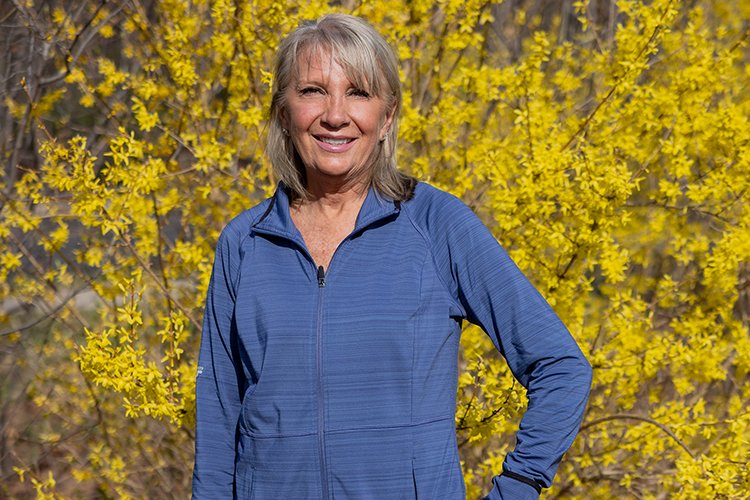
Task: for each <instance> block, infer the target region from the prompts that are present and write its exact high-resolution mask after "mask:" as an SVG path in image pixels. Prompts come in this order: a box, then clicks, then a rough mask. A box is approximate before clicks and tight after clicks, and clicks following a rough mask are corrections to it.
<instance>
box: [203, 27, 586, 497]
mask: <svg viewBox="0 0 750 500" xmlns="http://www.w3.org/2000/svg"><path fill="white" fill-rule="evenodd" d="M400 106H401V91H400V87H399V79H398V69H397V62H396V59H395V57H394V55H393V53H392V51H391V50H390V48H389V47H388V45H387V44H386V42H385V41H384V40H383V38H382V37H381V36H380V35H378V34H377V33H376V32H375V31H374V30H373V29H372V27H370V26H369V25H368V24H366V23H365V22H364V21H362V20H360V19H357V18H354V17H351V16H345V15H329V16H326V17H323V18H322V19H320V20H319V21H318V22H316V23H313V24H307V25H304V26H302V27H300V28H298V29H297V30H296V31H294V32H293V33H292V34H291V35H289V37H288V38H286V39H285V40H284V41H283V42H282V43H281V45H280V47H279V51H278V56H277V62H276V68H275V81H274V89H273V101H272V104H271V118H270V131H269V139H268V142H269V146H268V149H269V154H270V157H271V161H272V165H273V168H274V171H275V174H276V175H277V176H278V177H279V179H280V182H279V185H278V189H277V190H276V193H275V195H274V196H273V197H272V198H269V199H267V200H265V201H264V202H262V203H260V204H259V205H257V206H255V207H253V208H251V209H250V210H248V211H246V212H244V213H242V214H241V215H239V216H238V217H237V218H235V219H234V220H232V221H231V222H230V223H229V224H228V225H227V227H226V228H225V229H224V231H223V232H222V234H221V236H220V238H219V242H218V248H217V251H216V260H215V263H214V271H213V275H212V278H211V283H210V286H209V290H208V297H207V302H206V312H205V319H204V329H203V338H202V344H201V351H200V360H199V364H200V366H199V369H198V378H197V389H196V393H197V439H196V461H195V472H194V476H193V495H194V497H196V498H230V497H232V496H234V497H235V498H242V499H249V498H253V499H272V498H294V499H317V498H324V499H329V498H337V499H340V498H344V499H357V500H361V499H383V500H392V499H407V498H420V499H438V498H441V499H442V498H445V499H459V498H465V487H464V481H463V476H462V473H461V466H460V463H459V457H458V451H457V445H456V434H455V420H454V416H455V406H456V389H457V387H456V386H457V376H458V371H457V356H458V346H459V335H460V333H461V322H462V320H463V319H467V320H469V321H471V322H473V323H476V324H478V325H480V326H481V327H482V328H483V329H484V330H485V331H486V332H487V334H488V335H489V336H490V338H491V339H492V341H493V342H494V343H495V345H496V346H497V348H498V349H499V350H500V352H501V353H502V354H503V355H504V356H505V357H506V359H507V361H508V363H509V365H510V367H511V369H512V370H513V373H514V374H515V376H516V377H517V378H518V379H519V380H520V381H521V383H523V384H524V385H525V386H526V387H528V395H529V407H528V410H527V411H526V413H525V415H524V417H523V420H522V422H521V427H520V430H519V432H518V435H517V446H516V449H515V450H514V451H513V452H512V453H509V454H508V456H507V458H506V459H505V463H504V466H503V471H502V474H500V475H499V476H496V477H495V478H494V479H493V487H492V490H491V491H490V493H489V495H488V497H487V498H489V499H499V498H513V499H524V498H538V496H539V491H540V490H541V488H542V487H547V486H549V485H550V482H551V481H552V477H553V475H554V472H555V469H556V466H557V463H558V462H559V460H560V458H561V456H562V454H563V453H564V452H565V450H566V449H567V448H568V447H569V446H570V444H571V442H572V441H573V438H574V436H575V434H576V432H577V430H578V426H579V424H580V421H581V418H582V413H583V409H584V405H585V402H586V398H587V395H588V390H589V384H590V376H591V372H590V367H589V365H588V363H587V361H586V360H585V358H584V357H583V355H582V354H581V351H580V350H579V348H578V347H577V345H576V343H575V342H574V340H573V339H572V338H571V336H570V334H569V333H568V332H567V330H566V329H565V327H564V326H563V325H562V323H561V322H560V320H559V319H558V318H557V316H556V315H555V314H554V312H553V311H552V310H551V308H550V307H549V305H548V304H547V303H546V302H545V301H544V299H543V298H542V297H541V296H540V295H539V293H537V291H536V290H535V289H534V288H533V287H532V286H531V285H530V283H529V282H528V280H526V278H524V276H523V275H522V274H521V272H520V271H519V270H518V268H517V267H516V266H515V265H514V264H513V262H512V261H511V260H510V259H509V258H508V256H507V254H506V253H505V252H504V251H503V249H502V248H501V247H500V246H499V245H498V243H497V241H496V240H495V238H494V237H493V236H492V234H491V233H490V232H489V231H488V230H487V228H485V227H484V226H483V225H482V223H481V222H480V221H479V220H478V218H477V217H476V216H475V215H474V214H473V213H472V212H471V210H470V209H468V208H467V207H466V206H465V205H464V204H463V203H461V202H460V201H459V200H458V199H457V198H455V197H453V196H451V195H449V194H447V193H445V192H442V191H439V190H437V189H435V188H433V187H431V186H429V185H427V184H424V183H418V182H416V181H415V180H414V179H412V178H410V177H407V176H405V175H403V174H401V173H399V172H398V170H396V165H395V146H396V135H397V129H396V125H397V118H398V114H399V110H400ZM498 472H500V471H498Z"/></svg>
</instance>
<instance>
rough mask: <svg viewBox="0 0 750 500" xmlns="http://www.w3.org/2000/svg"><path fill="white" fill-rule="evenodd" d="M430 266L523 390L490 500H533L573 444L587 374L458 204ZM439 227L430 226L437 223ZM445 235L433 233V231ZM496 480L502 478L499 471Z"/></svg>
mask: <svg viewBox="0 0 750 500" xmlns="http://www.w3.org/2000/svg"><path fill="white" fill-rule="evenodd" d="M440 211H441V212H442V214H441V216H440V217H439V219H440V220H441V221H443V222H442V224H436V225H435V226H433V230H432V231H431V232H432V234H433V235H439V236H438V238H439V239H443V241H442V242H439V244H438V245H437V248H439V249H442V250H436V259H437V260H440V261H442V266H443V268H444V269H445V266H449V270H450V273H451V276H450V277H451V281H450V283H451V284H452V286H453V287H454V290H453V291H454V293H455V294H456V296H457V298H458V300H459V301H460V303H461V304H462V306H463V308H464V309H465V312H466V317H467V319H468V320H469V321H471V322H472V323H475V324H478V325H479V326H481V327H482V328H483V329H484V331H485V332H486V333H487V334H488V335H489V337H490V338H491V339H492V342H493V343H494V344H495V346H496V347H497V349H498V350H499V351H500V352H501V353H502V354H503V355H504V356H505V358H506V360H507V362H508V365H509V366H510V368H511V370H512V372H513V375H514V376H515V377H516V379H518V381H519V382H520V383H521V384H523V385H524V387H526V388H527V389H528V391H527V395H528V399H529V404H528V408H527V410H526V412H525V414H524V416H523V418H522V420H521V423H520V427H519V430H518V433H517V435H516V447H515V449H514V450H513V451H512V452H511V453H509V454H508V455H507V456H506V458H505V461H504V464H503V470H504V471H505V472H506V474H504V475H501V476H496V477H495V478H494V480H493V485H494V486H493V490H492V491H491V492H490V494H489V495H488V497H486V498H487V499H489V500H498V499H501V498H506V499H507V498H512V499H524V498H529V499H531V498H538V496H539V490H540V489H541V488H542V487H549V486H550V484H551V482H552V478H553V477H554V475H555V472H556V470H557V466H558V463H559V461H560V459H561V458H562V456H563V454H564V453H565V451H566V450H567V449H568V448H569V447H570V445H571V444H572V442H573V439H574V438H575V436H576V434H577V432H578V429H579V426H580V423H581V420H582V418H583V412H584V409H585V406H586V400H587V398H588V394H589V389H590V386H591V366H590V365H589V363H588V361H587V360H586V358H585V357H584V355H583V353H582V352H581V350H580V348H579V347H578V345H577V344H576V342H575V340H574V339H573V338H572V336H571V335H570V333H569V332H568V330H567V329H566V328H565V326H564V325H563V323H562V321H561V320H560V319H559V318H558V316H557V315H556V314H555V312H554V311H553V310H552V308H551V307H550V305H549V304H548V303H547V301H546V300H544V298H543V297H542V296H541V295H540V294H539V292H538V291H537V290H536V289H535V288H534V287H533V285H532V284H531V283H530V282H529V280H528V279H527V278H526V277H525V276H524V275H523V273H522V272H521V271H520V270H519V269H518V267H517V266H516V265H515V263H514V262H513V261H512V260H511V259H510V257H509V256H508V254H507V253H506V252H505V250H504V249H503V248H502V247H501V246H500V245H499V244H498V242H497V240H496V239H495V237H494V236H493V235H492V233H491V232H490V231H489V230H488V229H487V228H486V227H485V226H484V224H482V222H481V221H480V220H479V219H478V217H477V216H476V215H475V214H474V213H473V212H472V211H471V210H470V209H469V208H468V207H467V206H466V205H464V204H463V203H462V202H460V201H459V200H457V199H456V198H453V197H450V198H447V199H446V200H444V205H443V207H442V210H440ZM436 222H437V221H433V223H436ZM441 225H442V226H443V227H439V226H441ZM498 472H500V471H498Z"/></svg>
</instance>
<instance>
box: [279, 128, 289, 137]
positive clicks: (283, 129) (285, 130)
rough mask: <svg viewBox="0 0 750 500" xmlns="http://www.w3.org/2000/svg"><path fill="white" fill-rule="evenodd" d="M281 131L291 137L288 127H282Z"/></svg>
mask: <svg viewBox="0 0 750 500" xmlns="http://www.w3.org/2000/svg"><path fill="white" fill-rule="evenodd" d="M281 133H282V134H284V135H285V136H287V137H289V131H288V130H287V129H285V128H282V129H281Z"/></svg>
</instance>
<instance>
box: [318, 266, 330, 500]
mask: <svg viewBox="0 0 750 500" xmlns="http://www.w3.org/2000/svg"><path fill="white" fill-rule="evenodd" d="M325 286H326V275H325V270H324V269H323V266H318V324H317V329H316V344H317V347H318V349H317V353H316V359H315V366H316V371H317V379H318V447H319V453H320V484H321V488H322V490H323V498H324V499H326V500H328V466H327V464H326V440H325V401H324V394H323V289H324V288H325Z"/></svg>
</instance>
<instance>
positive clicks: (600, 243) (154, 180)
mask: <svg viewBox="0 0 750 500" xmlns="http://www.w3.org/2000/svg"><path fill="white" fill-rule="evenodd" d="M544 5H546V3H544V2H534V1H530V0H529V1H523V2H513V4H512V5H511V4H510V3H503V2H502V1H498V2H492V1H488V2H479V1H474V0H470V1H461V2H459V1H455V0H437V1H435V2H424V1H422V2H416V1H413V2H401V1H396V0H385V1H379V2H373V1H365V2H361V3H354V2H332V3H331V4H329V3H327V2H322V1H319V2H312V3H307V2H304V6H303V5H297V4H296V3H293V2H286V1H281V2H274V1H268V0H253V1H248V2H230V1H228V0H193V1H187V0H154V1H152V2H150V3H149V2H142V1H140V0H128V1H125V0H122V1H114V2H112V1H110V2H101V3H96V2H66V1H63V0H58V1H56V2H34V1H32V0H27V1H19V2H15V3H14V7H12V9H11V11H9V13H8V14H7V17H6V19H9V20H10V21H9V22H11V21H12V22H13V23H16V24H17V25H18V26H19V27H20V28H19V29H21V28H22V29H23V30H26V31H24V33H27V32H28V33H29V34H28V35H24V36H27V37H29V39H33V40H34V41H35V42H36V43H37V44H38V46H43V47H47V48H46V49H45V50H44V51H40V52H38V53H36V52H35V53H31V52H30V53H29V57H31V56H35V57H38V58H41V59H43V61H41V62H39V63H38V64H36V65H32V66H30V67H31V70H29V71H28V72H24V73H23V74H24V75H26V76H25V77H24V78H23V79H21V78H20V77H18V76H17V74H15V73H14V74H13V76H12V78H10V80H9V81H11V82H12V85H13V86H14V87H13V89H11V91H8V92H6V94H5V95H4V101H3V103H4V109H0V110H2V111H3V116H4V117H5V118H6V120H5V122H6V123H10V124H12V127H9V128H5V129H4V131H3V133H2V134H5V135H7V136H8V137H5V135H4V136H3V137H1V138H0V139H2V143H1V144H0V147H1V148H2V149H0V153H1V154H2V157H3V160H4V161H5V162H6V163H7V165H9V168H8V170H7V172H6V176H5V179H4V181H3V182H2V185H0V240H1V241H2V245H3V249H4V251H3V252H2V254H0V299H2V301H3V307H2V309H1V310H0V325H3V326H2V331H1V332H0V335H1V336H0V345H2V346H3V347H2V354H0V370H1V372H2V373H3V375H4V378H5V380H6V381H5V382H3V383H2V385H1V386H0V395H2V397H3V401H4V402H5V403H4V406H5V408H6V409H3V410H2V413H0V417H1V418H0V422H3V423H4V425H3V426H2V431H0V432H2V440H0V443H2V448H0V451H1V452H2V455H3V456H2V458H0V475H2V477H3V479H4V480H3V481H2V484H1V485H0V496H11V497H15V496H18V497H26V496H29V495H31V494H36V495H37V497H38V498H78V497H82V496H87V495H88V496H91V495H96V496H101V497H115V496H117V497H124V498H128V497H134V498H147V497H157V498H161V497H171V496H185V495H186V494H187V491H188V488H189V482H190V473H191V464H192V428H193V425H194V417H193V413H194V396H193V389H194V373H195V361H196V355H197V343H198V338H199V332H200V318H201V315H202V306H203V304H202V302H203V298H204V294H205V290H206V287H207V282H208V278H209V274H210V269H211V261H212V257H213V248H214V245H215V243H216V239H217V237H218V234H219V232H220V230H221V228H222V227H223V225H224V224H225V223H226V222H227V221H228V220H229V219H230V218H231V217H232V216H233V215H235V214H237V213H239V212H240V211H242V210H244V209H245V208H248V207H249V206H251V205H252V204H254V203H255V202H256V201H258V200H259V199H261V198H262V197H264V196H267V195H268V194H269V193H270V192H271V191H272V190H273V187H274V183H273V181H272V179H271V178H270V176H269V170H268V164H267V160H266V159H265V158H264V154H263V139H264V134H265V127H266V117H267V109H268V104H269V97H270V96H269V89H270V84H271V75H270V74H269V71H270V67H271V58H272V56H273V52H274V48H275V47H276V45H277V44H278V42H279V40H280V39H281V37H282V36H283V35H284V34H285V33H287V32H289V31H290V30H291V29H292V28H294V27H295V26H296V25H297V23H298V21H299V20H300V19H307V18H316V17H318V16H320V15H321V14H323V13H326V12H332V11H344V12H350V13H353V14H356V15H361V16H363V17H365V18H367V19H369V20H370V21H371V22H372V23H373V24H374V25H375V26H376V27H377V28H378V29H379V30H380V31H381V32H382V33H384V34H385V35H386V36H387V37H388V38H389V40H390V41H391V42H392V44H393V46H394V47H395V48H396V50H397V53H398V55H399V58H400V60H401V64H402V66H401V67H402V83H403V86H404V91H405V92H404V95H405V103H404V112H403V117H402V122H401V127H400V135H401V143H400V149H399V163H400V165H401V168H402V169H404V170H405V171H408V172H411V173H413V174H415V175H417V176H418V177H420V178H422V179H424V180H427V181H429V182H431V183H433V184H435V185H437V186H439V187H441V188H444V189H447V190H449V191H452V192H453V193H455V194H456V195H458V196H460V197H461V198H463V199H464V200H465V201H466V202H467V203H468V204H469V205H471V206H472V208H474V209H475V210H476V211H477V213H479V214H480V216H481V217H482V218H483V219H484V220H485V222H486V223H487V225H488V226H489V227H490V228H491V229H492V230H493V232H494V233H495V234H496V236H497V238H498V240H499V241H500V242H501V243H502V244H503V245H504V246H505V247H506V249H508V251H509V252H510V254H511V256H512V257H513V258H514V260H515V261H516V263H517V264H518V265H519V266H520V267H521V268H522V269H523V270H524V272H526V273H527V275H528V276H529V277H530V278H531V279H532V281H533V282H534V283H535V285H536V286H537V287H538V288H539V290H540V291H541V292H542V294H543V295H544V296H545V297H546V298H547V299H548V300H549V301H550V303H552V304H553V306H554V307H555V309H556V310H557V312H558V313H559V314H560V316H561V317H562V318H563V320H564V321H565V323H566V324H567V325H568V327H569V328H570V330H571V332H572V333H573V335H574V336H575V337H576V338H577V339H578V341H579V343H580V345H581V346H582V349H583V350H584V352H585V353H586V355H587V356H588V357H589V359H590V361H591V362H592V365H593V366H594V386H593V390H592V397H591V400H590V404H589V409H588V411H587V414H586V417H585V420H584V424H583V427H582V431H581V434H580V435H579V437H578V439H577V440H576V442H575V443H574V445H573V447H572V449H571V451H570V452H569V453H568V455H567V456H566V458H565V459H564V460H563V462H562V463H561V466H560V470H559V473H558V477H557V479H556V482H555V484H554V487H553V488H552V489H551V490H550V491H549V492H547V493H546V494H545V496H546V497H549V498H552V497H561V498H609V497H638V498H662V497H666V496H669V497H675V498H746V497H748V496H750V474H749V473H748V461H749V460H750V444H749V443H748V441H747V436H748V435H750V428H749V426H750V410H749V409H748V401H749V400H750V383H749V381H748V374H749V373H750V334H749V328H748V326H749V323H750V292H749V288H748V284H749V283H750V203H748V202H749V201H750V199H749V198H750V191H749V190H750V147H749V146H750V123H748V121H749V118H748V117H750V100H749V99H748V97H749V96H748V92H750V86H748V82H749V81H750V70H748V67H750V65H748V60H749V56H750V53H748V48H747V40H748V37H749V36H750V32H749V31H748V23H749V22H750V4H748V3H747V2H745V1H741V2H730V1H726V0H723V1H722V0H713V1H708V0H705V1H697V2H690V3H684V2H675V1H670V0H653V1H651V2H648V3H644V2H640V1H635V0H619V1H616V2H594V1H576V2H561V3H560V7H559V11H555V12H552V11H551V9H552V8H550V7H548V8H547V9H546V10H545V9H543V7H544ZM555 8H557V7H555ZM4 9H6V10H7V8H4ZM0 17H2V13H0ZM8 33H10V31H9V32H8ZM7 36H9V37H10V36H11V35H7ZM45 44H46V45H45ZM18 46H19V47H20V45H18ZM28 46H36V45H33V44H28ZM19 50H20V49H19ZM29 50H31V49H29ZM462 347H463V352H462V358H461V368H462V373H461V376H460V380H459V394H458V398H459V403H458V408H457V416H456V423H457V428H458V430H459V443H460V445H461V454H462V458H463V467H464V472H465V475H466V480H467V487H468V495H469V497H471V498H476V497H478V496H479V495H480V494H481V493H482V492H486V490H487V489H488V487H489V478H490V477H491V476H492V475H494V474H496V473H498V472H499V471H500V470H501V463H502V459H503V457H504V454H505V453H506V452H507V451H508V450H509V449H510V448H511V447H512V445H513V443H512V435H513V432H514V430H515V428H516V426H517V423H518V420H519V418H520V415H521V414H522V412H523V409H524V406H525V401H526V400H525V396H524V391H523V388H522V387H520V386H519V384H517V383H514V381H513V379H512V376H511V375H510V373H509V371H508V369H507V367H506V366H505V364H504V362H503V361H502V359H501V358H500V357H499V356H498V355H497V353H496V352H494V349H493V348H492V345H491V344H490V343H489V341H488V339H486V338H485V336H484V334H483V332H481V330H479V329H478V328H476V327H467V328H466V329H465V331H464V334H463V338H462ZM14 382H16V383H14ZM19 414H28V415H30V416H31V417H32V418H31V420H30V421H29V422H24V421H23V419H21V418H20V417H19V416H18V415H19ZM20 434H22V435H20ZM644 471H648V473H647V474H644V473H643V472H644Z"/></svg>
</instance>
